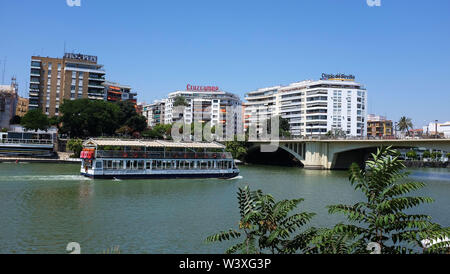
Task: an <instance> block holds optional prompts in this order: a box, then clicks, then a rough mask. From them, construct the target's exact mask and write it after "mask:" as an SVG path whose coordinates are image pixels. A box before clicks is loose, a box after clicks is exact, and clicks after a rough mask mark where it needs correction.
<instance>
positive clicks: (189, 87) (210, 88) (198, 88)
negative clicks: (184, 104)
mask: <svg viewBox="0 0 450 274" xmlns="http://www.w3.org/2000/svg"><path fill="white" fill-rule="evenodd" d="M186 90H189V91H219V87H214V86H192V85H190V84H188V85H187V86H186Z"/></svg>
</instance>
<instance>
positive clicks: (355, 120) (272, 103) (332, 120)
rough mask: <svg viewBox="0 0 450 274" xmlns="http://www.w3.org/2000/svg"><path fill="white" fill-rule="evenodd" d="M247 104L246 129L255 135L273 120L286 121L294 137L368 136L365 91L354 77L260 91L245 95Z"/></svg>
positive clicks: (331, 77) (340, 76) (327, 77)
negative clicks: (254, 128) (252, 128)
mask: <svg viewBox="0 0 450 274" xmlns="http://www.w3.org/2000/svg"><path fill="white" fill-rule="evenodd" d="M246 100H247V102H246V103H245V105H246V107H245V116H244V117H245V127H247V128H248V127H249V126H254V127H256V132H257V134H261V133H262V131H263V128H264V127H263V125H264V123H267V120H268V119H270V118H271V117H273V116H280V117H282V118H285V119H287V120H288V121H289V125H290V133H291V135H292V136H293V137H301V136H303V137H306V136H311V135H314V136H317V135H325V134H326V133H327V132H329V131H335V130H341V131H342V132H344V133H345V134H346V135H348V136H359V137H363V136H365V134H366V132H367V131H366V130H367V124H366V121H365V119H366V115H367V114H366V111H367V90H366V89H365V88H364V87H363V86H362V85H361V84H359V83H357V82H355V77H354V76H353V75H343V74H338V75H329V74H323V75H322V78H321V79H320V80H317V81H313V80H306V81H301V82H296V83H292V84H289V85H287V86H274V87H268V88H261V89H258V90H256V91H252V92H249V93H247V94H246Z"/></svg>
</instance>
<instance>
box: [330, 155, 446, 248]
mask: <svg viewBox="0 0 450 274" xmlns="http://www.w3.org/2000/svg"><path fill="white" fill-rule="evenodd" d="M372 158H373V159H371V160H369V161H367V162H366V165H367V168H366V170H361V169H360V168H359V166H358V165H356V164H354V165H352V167H351V168H350V173H351V175H350V181H351V183H352V185H353V186H354V188H355V190H359V191H361V192H362V193H363V194H364V196H365V197H366V201H363V202H359V203H356V204H354V205H333V206H329V207H328V208H329V213H331V214H335V213H340V214H343V215H345V216H346V217H347V219H348V221H349V222H350V224H339V225H337V226H335V227H334V228H333V232H336V233H345V234H347V235H349V236H352V240H354V241H356V242H360V244H359V245H357V246H359V248H357V250H356V252H357V253H365V252H367V251H366V250H365V249H363V248H362V247H364V246H367V244H368V243H369V242H374V243H378V244H379V245H380V246H381V248H382V253H413V252H414V251H415V250H417V249H418V248H420V246H421V243H420V241H421V240H423V239H443V238H444V237H446V236H449V235H450V234H449V232H450V230H449V229H448V228H440V227H439V226H438V225H436V224H434V223H432V222H431V217H430V216H427V215H423V214H408V213H406V212H405V211H407V210H408V211H409V209H411V208H414V207H417V206H419V205H421V204H423V203H431V202H433V200H432V199H431V198H429V197H412V196H406V195H407V194H409V193H410V192H412V191H416V190H419V189H421V188H422V187H424V184H423V183H419V182H406V181H405V179H406V177H407V176H408V174H407V173H405V172H403V169H404V168H405V166H404V164H403V162H402V161H401V160H400V159H399V158H398V156H397V153H396V152H395V151H394V150H392V148H391V147H388V148H382V149H379V150H378V151H377V153H376V154H372ZM358 224H359V226H358ZM430 250H433V251H436V250H438V247H437V246H435V247H433V248H431V249H430Z"/></svg>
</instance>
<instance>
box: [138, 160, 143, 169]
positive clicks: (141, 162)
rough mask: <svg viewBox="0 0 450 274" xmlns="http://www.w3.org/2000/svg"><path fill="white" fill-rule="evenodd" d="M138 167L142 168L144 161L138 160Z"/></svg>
mask: <svg viewBox="0 0 450 274" xmlns="http://www.w3.org/2000/svg"><path fill="white" fill-rule="evenodd" d="M138 169H144V161H138Z"/></svg>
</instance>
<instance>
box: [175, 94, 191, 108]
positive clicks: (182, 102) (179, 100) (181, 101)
mask: <svg viewBox="0 0 450 274" xmlns="http://www.w3.org/2000/svg"><path fill="white" fill-rule="evenodd" d="M188 105H189V104H188V103H187V102H186V98H185V97H184V96H181V95H178V96H176V97H175V99H174V100H173V106H174V107H178V106H184V107H187V106H188Z"/></svg>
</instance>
